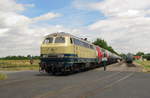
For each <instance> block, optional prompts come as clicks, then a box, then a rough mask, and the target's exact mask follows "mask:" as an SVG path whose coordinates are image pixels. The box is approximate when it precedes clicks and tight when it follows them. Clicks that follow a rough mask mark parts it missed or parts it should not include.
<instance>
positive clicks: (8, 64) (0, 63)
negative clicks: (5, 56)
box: [0, 60, 40, 71]
mask: <svg viewBox="0 0 150 98" xmlns="http://www.w3.org/2000/svg"><path fill="white" fill-rule="evenodd" d="M39 62H40V60H33V64H32V65H31V64H30V60H0V70H3V71H13V70H15V71H16V70H38V69H39Z"/></svg>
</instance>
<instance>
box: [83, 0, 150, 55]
mask: <svg viewBox="0 0 150 98" xmlns="http://www.w3.org/2000/svg"><path fill="white" fill-rule="evenodd" d="M82 4H83V3H82ZM80 6H81V5H80ZM83 7H84V9H87V8H88V9H91V10H97V11H99V12H101V13H103V14H104V15H105V17H106V18H105V19H103V20H99V21H97V22H95V23H93V24H91V25H89V27H88V29H89V30H91V31H93V32H95V33H94V35H95V37H94V36H93V38H96V37H97V36H99V37H102V38H104V39H106V40H107V41H108V42H109V43H110V44H111V45H112V46H113V47H114V48H115V49H117V50H118V51H119V52H125V53H127V52H134V53H136V52H138V51H144V52H150V45H149V42H150V33H149V32H150V28H149V27H150V17H148V16H149V15H150V0H124V1H123V0H104V1H100V2H94V3H89V4H85V5H84V4H83V6H82V7H81V8H83Z"/></svg>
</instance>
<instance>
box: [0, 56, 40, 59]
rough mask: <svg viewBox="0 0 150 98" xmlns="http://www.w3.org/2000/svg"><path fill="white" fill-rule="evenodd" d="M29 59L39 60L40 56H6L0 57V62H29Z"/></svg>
mask: <svg viewBox="0 0 150 98" xmlns="http://www.w3.org/2000/svg"><path fill="white" fill-rule="evenodd" d="M31 59H40V56H31V55H27V56H6V57H1V58H0V60H31Z"/></svg>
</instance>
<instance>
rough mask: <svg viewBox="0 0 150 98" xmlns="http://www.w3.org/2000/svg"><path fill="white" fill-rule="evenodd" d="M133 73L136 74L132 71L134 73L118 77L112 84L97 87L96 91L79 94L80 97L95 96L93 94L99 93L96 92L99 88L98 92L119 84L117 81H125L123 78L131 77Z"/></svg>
mask: <svg viewBox="0 0 150 98" xmlns="http://www.w3.org/2000/svg"><path fill="white" fill-rule="evenodd" d="M133 74H134V72H132V73H130V74H128V75H126V76H124V77H122V78H121V79H118V80H116V81H114V82H113V83H110V84H108V85H106V86H104V87H103V88H97V89H95V90H94V91H95V92H94V91H91V92H86V93H84V95H81V96H79V97H78V98H87V97H89V96H93V95H95V94H96V93H97V92H96V91H97V90H98V92H99V91H100V90H105V89H108V88H110V87H112V86H114V85H115V84H117V83H119V82H121V81H123V80H125V79H127V78H129V77H131V76H132V75H133Z"/></svg>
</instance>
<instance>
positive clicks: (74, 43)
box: [71, 38, 78, 62]
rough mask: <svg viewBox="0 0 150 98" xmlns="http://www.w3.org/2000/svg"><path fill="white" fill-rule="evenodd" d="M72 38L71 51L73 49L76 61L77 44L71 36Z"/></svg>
mask: <svg viewBox="0 0 150 98" xmlns="http://www.w3.org/2000/svg"><path fill="white" fill-rule="evenodd" d="M71 40H72V43H73V51H74V54H75V56H74V57H75V58H76V59H75V62H77V56H78V46H77V45H76V41H75V39H74V38H71Z"/></svg>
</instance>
